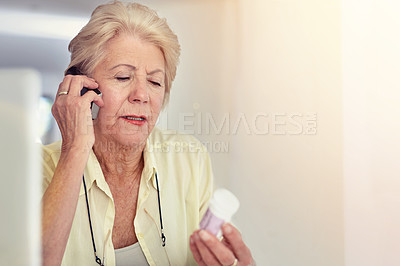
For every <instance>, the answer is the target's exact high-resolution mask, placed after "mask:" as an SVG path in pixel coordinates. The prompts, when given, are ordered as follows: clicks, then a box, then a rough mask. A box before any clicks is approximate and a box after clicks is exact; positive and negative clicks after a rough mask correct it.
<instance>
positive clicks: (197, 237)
mask: <svg viewBox="0 0 400 266" xmlns="http://www.w3.org/2000/svg"><path fill="white" fill-rule="evenodd" d="M194 238H195V239H196V241H197V240H199V235H198V233H195V234H194Z"/></svg>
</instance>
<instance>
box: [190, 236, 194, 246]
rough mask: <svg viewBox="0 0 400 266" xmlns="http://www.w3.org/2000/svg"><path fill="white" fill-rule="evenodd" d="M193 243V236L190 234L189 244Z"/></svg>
mask: <svg viewBox="0 0 400 266" xmlns="http://www.w3.org/2000/svg"><path fill="white" fill-rule="evenodd" d="M193 243H194V241H193V237H192V236H191V237H190V244H192V245H193Z"/></svg>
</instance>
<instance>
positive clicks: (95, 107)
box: [65, 66, 101, 120]
mask: <svg viewBox="0 0 400 266" xmlns="http://www.w3.org/2000/svg"><path fill="white" fill-rule="evenodd" d="M65 75H82V73H81V71H80V70H79V69H78V68H77V67H74V66H73V67H70V68H69V69H68V70H67V73H65ZM89 90H91V89H88V88H86V87H83V88H82V90H81V96H82V95H84V94H85V93H86V92H88V91H89ZM92 91H94V92H95V93H97V94H98V95H100V96H101V91H99V89H94V90H92ZM90 109H91V110H92V120H94V119H96V118H97V115H98V113H99V109H100V107H99V106H98V105H97V104H95V103H94V102H92V103H91V104H90Z"/></svg>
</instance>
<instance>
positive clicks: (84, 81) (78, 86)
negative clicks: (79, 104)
mask: <svg viewBox="0 0 400 266" xmlns="http://www.w3.org/2000/svg"><path fill="white" fill-rule="evenodd" d="M66 77H69V78H70V79H71V83H70V86H69V91H68V94H70V95H74V96H81V90H82V89H83V87H86V88H88V89H96V88H97V87H98V86H99V85H98V84H97V83H96V82H95V81H94V79H92V78H88V77H86V76H71V75H67V76H66Z"/></svg>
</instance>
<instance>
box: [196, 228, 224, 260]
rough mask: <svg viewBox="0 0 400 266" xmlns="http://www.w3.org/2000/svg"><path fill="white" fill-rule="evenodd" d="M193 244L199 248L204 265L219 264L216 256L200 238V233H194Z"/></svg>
mask: <svg viewBox="0 0 400 266" xmlns="http://www.w3.org/2000/svg"><path fill="white" fill-rule="evenodd" d="M195 244H196V247H197V249H198V250H199V253H200V256H201V260H202V261H203V262H204V263H205V264H206V265H220V263H219V262H218V260H217V258H216V257H215V256H214V254H213V253H212V252H211V251H210V250H209V249H208V247H207V246H206V245H205V244H204V243H203V241H202V240H201V239H200V235H199V233H198V232H196V233H195Z"/></svg>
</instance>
